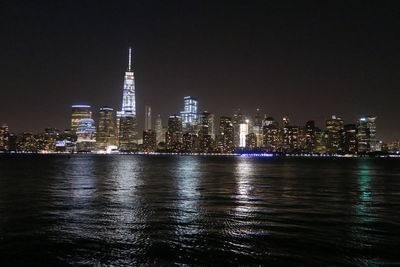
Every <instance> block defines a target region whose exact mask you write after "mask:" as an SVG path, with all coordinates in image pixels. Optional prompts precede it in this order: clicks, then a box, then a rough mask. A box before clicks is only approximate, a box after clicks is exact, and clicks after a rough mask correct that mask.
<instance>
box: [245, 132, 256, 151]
mask: <svg viewBox="0 0 400 267" xmlns="http://www.w3.org/2000/svg"><path fill="white" fill-rule="evenodd" d="M256 148H257V135H256V134H255V133H249V134H248V135H246V149H248V150H253V149H256Z"/></svg>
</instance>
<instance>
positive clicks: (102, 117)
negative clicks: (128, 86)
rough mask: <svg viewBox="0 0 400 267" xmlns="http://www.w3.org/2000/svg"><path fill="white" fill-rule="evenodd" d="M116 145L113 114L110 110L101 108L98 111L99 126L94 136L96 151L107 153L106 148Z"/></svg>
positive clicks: (115, 128)
mask: <svg viewBox="0 0 400 267" xmlns="http://www.w3.org/2000/svg"><path fill="white" fill-rule="evenodd" d="M116 145H117V127H116V120H115V113H114V110H113V109H112V108H109V107H102V108H100V110H99V124H98V126H97V134H96V148H97V150H101V151H107V148H109V147H111V146H114V147H115V146H116Z"/></svg>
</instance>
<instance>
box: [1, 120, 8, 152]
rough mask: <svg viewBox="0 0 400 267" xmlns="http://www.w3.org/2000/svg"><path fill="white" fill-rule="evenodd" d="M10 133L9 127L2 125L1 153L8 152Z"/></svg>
mask: <svg viewBox="0 0 400 267" xmlns="http://www.w3.org/2000/svg"><path fill="white" fill-rule="evenodd" d="M8 142H9V132H8V125H7V124H5V123H3V124H1V125H0V151H7V150H8V145H9V144H8Z"/></svg>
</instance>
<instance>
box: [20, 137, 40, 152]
mask: <svg viewBox="0 0 400 267" xmlns="http://www.w3.org/2000/svg"><path fill="white" fill-rule="evenodd" d="M16 150H17V151H21V152H37V151H38V147H37V142H36V138H35V136H34V135H33V133H31V132H24V133H21V134H19V135H18V136H17V140H16Z"/></svg>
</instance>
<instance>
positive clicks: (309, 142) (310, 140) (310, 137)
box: [304, 121, 315, 153]
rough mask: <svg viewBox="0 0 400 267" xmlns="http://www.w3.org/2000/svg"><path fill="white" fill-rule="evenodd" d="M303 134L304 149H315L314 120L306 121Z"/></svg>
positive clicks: (307, 150)
mask: <svg viewBox="0 0 400 267" xmlns="http://www.w3.org/2000/svg"><path fill="white" fill-rule="evenodd" d="M304 132H305V133H304V134H305V147H304V150H305V152H307V153H312V152H314V151H315V122H314V121H307V123H306V126H305V128H304Z"/></svg>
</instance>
